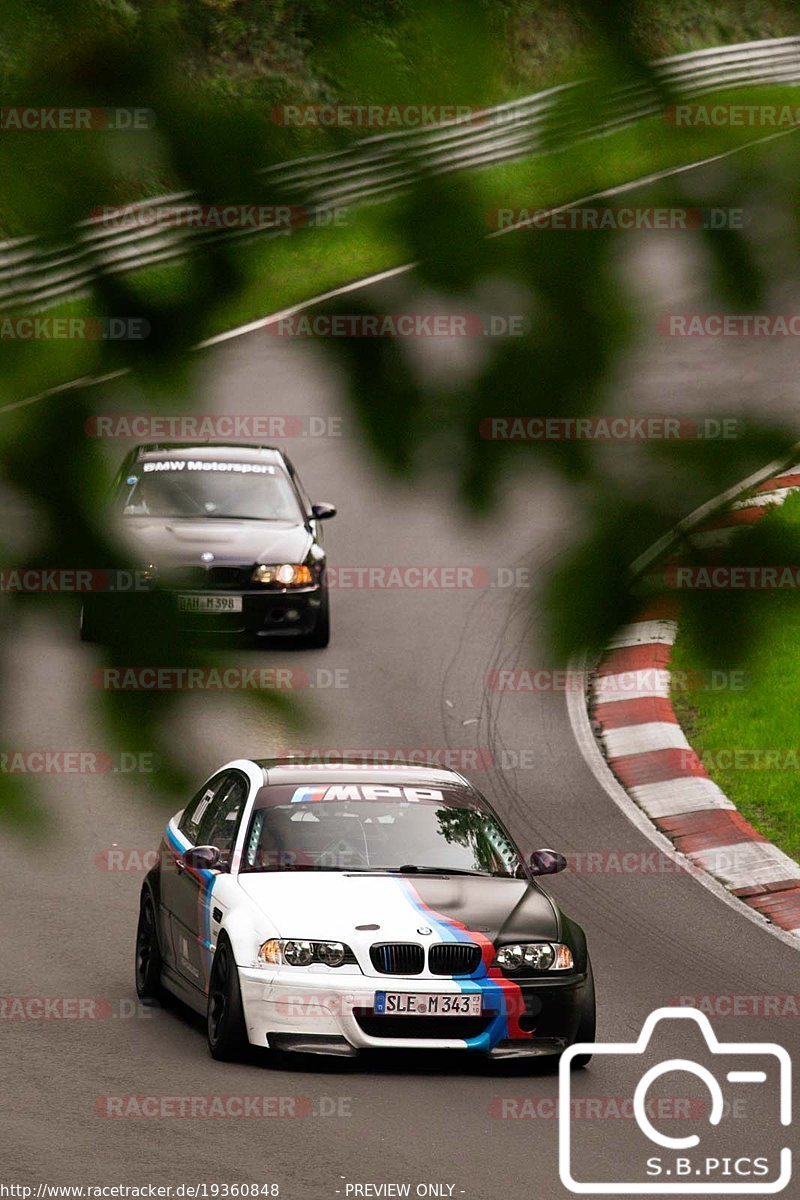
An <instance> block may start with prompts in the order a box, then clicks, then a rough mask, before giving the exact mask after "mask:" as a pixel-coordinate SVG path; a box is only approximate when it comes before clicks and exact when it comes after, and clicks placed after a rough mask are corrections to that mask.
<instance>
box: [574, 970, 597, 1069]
mask: <svg viewBox="0 0 800 1200" xmlns="http://www.w3.org/2000/svg"><path fill="white" fill-rule="evenodd" d="M586 967H587V980H586V984H587V987H586V995H585V996H584V1000H583V1010H582V1012H581V1019H580V1021H579V1023H578V1029H577V1032H576V1034H575V1041H576V1042H593V1041H594V1040H595V1037H596V1035H597V1003H596V1000H595V994H594V973H593V971H592V964H591V963H590V962H589V960H588V959H587V960H586ZM591 1061H592V1056H591V1054H576V1055H575V1057H574V1058H573V1060H572V1069H573V1070H575V1071H580V1070H581V1069H582V1068H583V1067H587V1066H588V1065H589V1063H590V1062H591Z"/></svg>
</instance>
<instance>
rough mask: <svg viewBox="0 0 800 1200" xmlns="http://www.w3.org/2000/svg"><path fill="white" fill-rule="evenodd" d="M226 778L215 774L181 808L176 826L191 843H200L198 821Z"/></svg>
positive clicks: (195, 844)
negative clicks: (182, 808) (181, 812)
mask: <svg viewBox="0 0 800 1200" xmlns="http://www.w3.org/2000/svg"><path fill="white" fill-rule="evenodd" d="M227 778H228V776H227V775H217V776H216V778H215V779H211V780H210V781H209V782H208V783H207V784H205V785H204V786H203V787H202V788H201V789H200V791H199V792H198V793H197V795H196V796H194V797H193V798H192V799H191V800H190V801H189V803H188V804H187V805H186V808H185V809H184V810H183V816H182V817H181V819H180V822H179V824H178V828H179V829H180V831H181V833H182V834H183V835H184V837H187V838H188V839H189V841H190V842H191V843H192V845H194V846H199V845H200V844H201V843H200V842H199V841H198V837H197V835H198V832H199V829H200V823H201V821H202V820H203V817H204V816H205V815H206V813H207V812H208V809H209V807H210V805H211V801H212V800H213V799H214V796H215V795H216V793H217V792H218V790H219V788H220V786H221V785H222V784H223V783H224V782H225V780H226V779H227Z"/></svg>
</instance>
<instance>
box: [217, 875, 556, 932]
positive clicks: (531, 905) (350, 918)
mask: <svg viewBox="0 0 800 1200" xmlns="http://www.w3.org/2000/svg"><path fill="white" fill-rule="evenodd" d="M239 884H240V886H241V888H242V890H243V891H244V892H245V894H246V895H247V896H248V897H249V898H250V899H251V900H252V901H253V903H254V904H255V905H257V907H258V908H259V909H260V910H261V911H262V912H263V913H264V914H265V916H267V917H268V918H269V919H270V922H271V923H272V925H274V927H275V929H276V931H277V933H278V935H280V936H281V937H295V938H307V939H313V938H320V939H330V940H336V941H346V942H347V943H348V944H349V945H350V946H351V947H352V948H353V949H354V950H357V946H358V945H359V944H360V945H361V946H362V947H363V946H364V945H366V946H369V945H371V944H372V943H373V942H383V941H393V940H399V941H411V942H418V943H422V944H424V943H425V942H426V941H431V940H432V941H442V940H445V941H452V940H453V929H454V925H455V927H456V928H459V927H463V928H464V929H466V930H467V931H472V932H474V933H478V934H481V935H482V936H483V937H487V938H489V939H490V940H491V941H493V942H494V941H496V940H497V939H498V938H500V937H502V938H503V939H504V940H517V939H519V940H524V939H526V938H527V939H531V938H550V939H556V938H557V937H558V936H559V919H558V910H557V909H556V907H555V905H554V904H553V902H552V901H551V900H550V898H549V897H548V896H547V895H546V894H545V893H544V892H543V891H542V890H541V889H540V888H538V887H537V886H536V885H535V884H530V883H528V882H527V881H525V880H522V879H496V878H491V877H486V876H468V875H450V876H447V877H442V876H431V875H422V876H420V875H418V876H414V877H411V876H390V875H368V874H359V873H356V872H354V873H351V874H348V873H347V872H335V871H330V872H329V871H318V872H317V871H285V872H278V871H276V872H266V873H263V874H262V873H253V874H242V875H240V876H239ZM366 925H371V926H377V928H373V929H360V928H359V926H366ZM421 928H422V929H430V930H431V934H424V935H421V934H420V932H419V930H420V929H421Z"/></svg>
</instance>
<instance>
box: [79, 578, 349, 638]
mask: <svg viewBox="0 0 800 1200" xmlns="http://www.w3.org/2000/svg"><path fill="white" fill-rule="evenodd" d="M209 595H214V596H222V597H225V598H226V599H232V600H234V601H237V600H241V611H240V612H224V611H222V612H192V611H186V612H182V611H180V609H179V597H182V596H186V597H192V598H197V599H199V600H202V599H203V598H204V597H207V596H209ZM324 598H325V597H324V587H323V586H322V585H316V586H313V587H307V588H298V589H296V590H295V589H292V590H289V589H278V588H275V589H272V588H270V589H267V588H259V589H257V590H255V589H248V590H244V589H241V588H237V589H232V588H229V587H224V588H223V587H218V588H214V587H213V586H210V587H206V588H202V589H201V588H192V587H183V588H181V587H174V588H173V587H170V588H158V589H155V590H153V591H148V592H141V593H136V594H128V595H100V594H98V595H95V596H91V597H89V596H87V597H86V599H85V600H84V609H88V608H91V616H92V619H93V624H94V625H95V626H99V628H100V631H101V632H102V631H104V630H105V629H108V628H110V627H111V626H113V625H115V624H116V625H124V624H125V623H126V622H127V621H129V620H131V619H138V620H139V621H141V620H142V614H143V613H146V614H147V617H148V620H153V621H158V620H159V615H160V614H161V615H163V616H168V615H169V616H171V617H172V619H174V616H175V614H176V613H177V617H178V622H179V625H180V627H181V629H184V630H185V631H186V632H187V633H194V634H209V635H211V636H213V637H223V638H224V637H225V636H228V637H243V636H244V637H248V638H259V637H279V638H288V639H291V638H294V637H305V636H307V635H308V634H310V633H313V632H314V630H315V629H316V626H317V622H318V620H319V617H320V612H321V610H322V607H323V603H324Z"/></svg>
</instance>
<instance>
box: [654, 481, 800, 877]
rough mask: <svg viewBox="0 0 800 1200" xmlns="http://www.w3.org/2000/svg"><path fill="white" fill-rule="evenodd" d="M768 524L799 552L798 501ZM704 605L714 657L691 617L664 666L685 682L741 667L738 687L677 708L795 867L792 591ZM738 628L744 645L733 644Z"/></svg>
mask: <svg viewBox="0 0 800 1200" xmlns="http://www.w3.org/2000/svg"><path fill="white" fill-rule="evenodd" d="M768 524H769V529H767V531H766V532H767V533H768V535H769V538H770V542H773V541H774V542H780V543H781V544H783V545H785V546H789V545H791V543H792V542H794V544H795V546H797V544H798V543H799V542H800V496H792V497H790V498H789V499H788V500H787V502H786V504H785V505H784V506H783V507H782V508H780V509H776V510H774V511H773V512H771V513H770V514H769V515H768V516H767V517H765V518H764V520H763V522H762V527H765V526H767V525H768ZM760 532H763V529H762V530H760ZM742 539H744V542H745V544H746V540H747V535H746V534H742V535H740V538H738V539H737V544H741V543H742ZM737 561H741V559H740V556H739V555H737ZM773 561H781V562H794V563H797V561H798V559H797V556H796V555H795V557H794V558H793V559H789V558H783V557H782V558H781V559H779V560H773ZM793 569H794V571H795V572H797V570H798V568H797V567H796V566H795V567H794V568H793ZM704 604H705V606H706V607H705V620H706V622H708V621H709V620H711V621H713V620H714V619H715V618H716V620H717V622H718V623H717V628H718V629H724V630H725V637H724V638H721V639H720V646H719V656H720V657H719V659H718V660H717V661H715V662H713V663H710V662H709V661H708V651H707V650H706V651H705V652H703V650H702V649H701V646H700V643H699V640H698V638H697V637H696V632H695V630H696V626H695V625H694V624H693V622H692V620H691V619H690V620H686V621H681V624H680V630H679V635H678V640H677V642H676V644H675V648H674V653H673V658H672V663H671V666H672V668H673V669H674V671H675V672H676V673H678V672H680V673H683V672H685V673H686V674H685V675H684V674H681V678H682V679H686V678H689V679H691V678H700V676H699V675H698V676H693V675H692V674H691V673H692V672H695V671H698V672H702V671H703V670H704V669H706V670H707V668H708V667H710V666H711V667H714V668H719V667H727V666H730V665H731V664H732V663H735V665H736V666H739V667H741V668H743V669H744V678H743V679H742V680H740V682H741V683H742V686H738V684H737V686H730V687H724V688H723V687H720V688H718V689H715V688H714V687H708V686H707V687H698V688H693V689H689V690H686V691H684V690H680V691H677V690H673V696H672V701H673V705H674V708H675V711H676V713H677V715H678V718H679V720H680V722H681V724H682V726H683V728H684V730H685V732H686V736H687V737H688V739H689V742H690V744H691V745H692V747H693V749H694V750H695V751H696V752H697V753H698V754H699V755H700V757H701V758H702V760H703V762H704V764H705V766H706V769H707V771H708V772H709V774H710V776H711V778H712V779H713V780H714V782H715V783H717V784H719V786H720V787H721V788H722V790H723V791H724V792H725V793H726V794H727V795H728V796H729V797H730V798H731V800H732V801H733V802H734V804H735V805H736V807H737V808H738V809H739V811H740V812H741V813H742V815H743V816H744V817H746V819H747V820H748V821H750V822H751V823H752V824H753V825H754V826H755V827H756V829H758V830H759V831H760V832H761V833H763V834H764V836H765V837H767V838H769V840H770V841H771V842H774V843H775V845H777V846H780V848H781V849H782V850H784V851H785V852H786V853H787V854H789V855H791V856H792V857H793V858H794V859H797V860H798V861H800V736H798V728H799V727H798V717H797V713H798V688H799V687H800V597H798V595H797V592H796V591H794V590H791V589H787V590H785V591H784V590H775V591H770V592H756V591H745V592H741V593H738V594H737V595H735V596H734V595H732V594H731V593H728V594H723V593H720V594H719V595H718V596H716V597H715V596H711V595H707V596H706V597H704ZM745 627H746V628H747V630H748V631H749V634H750V637H749V638H748V639H747V642H746V643H745V642H744V640H743V639H741V640H740V639H739V638H738V637H737V634H738V632H739V631H741V630H742V629H743V628H745ZM729 639H730V640H729ZM740 642H741V644H747V646H748V652H747V657H746V658H745V659H742V660H738V659H731V658H730V657H729V651H730V649H731V648H732V647H733V648H735V647H736V646H737V645H738V644H740Z"/></svg>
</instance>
